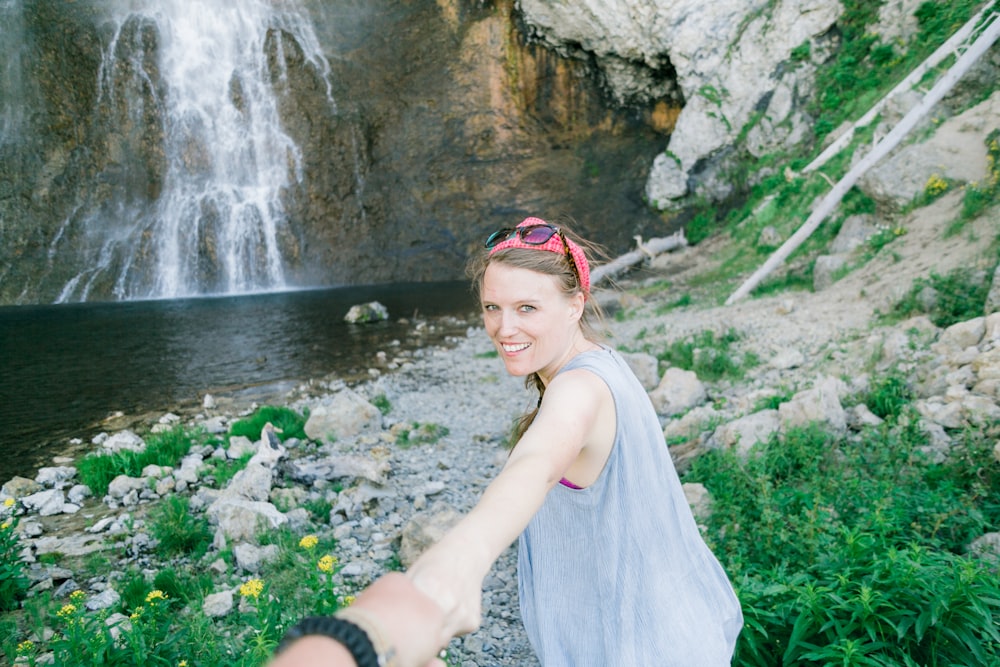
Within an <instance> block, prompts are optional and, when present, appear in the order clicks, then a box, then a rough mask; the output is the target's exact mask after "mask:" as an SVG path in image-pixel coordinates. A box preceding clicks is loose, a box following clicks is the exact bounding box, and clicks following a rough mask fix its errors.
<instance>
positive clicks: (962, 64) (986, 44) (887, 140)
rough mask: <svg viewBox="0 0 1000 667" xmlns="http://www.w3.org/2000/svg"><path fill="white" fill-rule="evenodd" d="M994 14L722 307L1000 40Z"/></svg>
mask: <svg viewBox="0 0 1000 667" xmlns="http://www.w3.org/2000/svg"><path fill="white" fill-rule="evenodd" d="M998 16H1000V15H998V14H992V15H991V16H990V17H989V19H987V22H986V27H985V29H984V30H983V32H982V33H981V34H980V36H979V37H978V38H977V39H976V41H975V43H973V44H972V46H970V47H969V49H968V50H967V51H966V52H965V53H963V54H962V55H961V57H959V58H958V60H956V61H955V64H954V65H952V66H951V68H950V69H949V70H948V71H947V72H945V74H944V76H942V77H941V80H940V81H938V82H937V83H936V84H935V85H934V87H933V88H931V90H930V91H929V92H928V93H927V94H926V95H924V97H923V98H922V99H921V100H920V102H919V103H918V104H917V105H916V106H914V107H913V108H912V109H910V111H909V112H908V113H907V114H906V115H905V116H903V118H902V120H900V121H899V123H897V124H896V126H895V127H893V128H892V130H890V131H889V134H887V135H885V137H884V138H883V139H882V140H881V141H880V142H878V143H877V144H875V146H874V147H873V148H872V150H871V151H870V152H869V153H868V154H867V155H865V156H864V157H863V158H861V160H860V161H859V162H858V163H857V164H856V165H855V166H854V167H852V168H851V170H850V171H848V172H847V175H846V176H844V177H843V178H842V179H840V181H838V182H837V184H836V185H835V186H834V187H833V190H831V191H830V192H829V193H828V194H827V195H826V197H824V198H823V200H822V201H821V202H820V204H819V206H817V207H816V209H815V210H814V211H813V212H812V214H811V215H810V216H809V217H808V218H807V219H806V221H805V222H804V223H803V224H802V226H801V227H799V228H798V229H797V230H796V231H795V233H794V234H792V235H791V236H790V237H789V238H788V240H787V241H785V242H784V243H783V244H782V245H781V247H780V248H778V249H777V250H776V251H775V252H774V254H772V255H771V256H770V257H768V258H767V261H766V262H764V264H763V265H762V266H761V267H760V268H759V269H757V271H755V272H754V274H753V275H752V276H750V277H749V278H748V279H747V280H746V281H745V282H744V283H743V284H742V285H740V286H739V288H738V289H737V290H736V291H735V292H733V293H732V295H730V297H729V298H728V299H726V305H727V306H728V305H731V304H733V303H736V302H737V301H739V300H740V299H742V298H744V297H745V296H746V295H748V294H749V293H750V292H751V290H753V288H755V287H756V286H757V285H759V284H760V282H761V281H762V280H763V279H764V278H766V277H767V276H768V274H770V273H771V271H773V270H774V269H776V268H777V267H778V266H780V265H781V264H782V263H783V262H784V261H785V259H787V258H788V256H789V255H790V254H792V252H793V251H794V250H795V249H796V248H798V247H799V246H800V245H801V244H802V243H803V242H804V241H805V240H806V239H807V238H809V236H810V235H811V234H812V233H813V232H814V231H816V228H817V227H819V225H820V223H821V222H823V220H824V219H825V218H826V216H828V215H829V214H830V213H831V212H832V211H833V210H834V209H835V208H836V207H837V205H838V204H839V203H840V200H841V199H843V197H844V195H846V194H847V192H848V190H850V189H851V188H852V187H853V186H854V184H855V183H857V182H858V180H859V179H860V178H861V176H863V175H864V173H865V172H866V171H868V170H869V169H870V168H871V167H872V166H873V165H874V164H875V163H876V162H878V161H879V160H881V159H882V158H883V157H885V156H886V155H888V154H889V152H890V151H891V150H892V149H893V148H895V147H896V146H897V145H898V144H899V143H900V141H902V139H903V137H905V136H906V135H907V134H909V132H910V131H911V130H912V129H913V128H914V127H915V126H916V125H917V123H918V122H919V121H920V119H921V118H923V117H924V116H925V115H927V113H928V112H929V111H930V110H931V109H932V108H933V107H934V105H935V104H937V103H938V102H940V101H941V98H943V97H944V96H945V95H946V94H947V93H948V91H949V90H951V89H952V87H953V86H954V85H955V84H956V83H957V82H958V80H959V79H960V78H962V75H964V74H965V73H966V72H967V71H968V70H969V68H971V67H972V65H974V64H975V63H976V61H977V60H979V58H980V57H981V56H982V55H983V54H984V53H986V52H987V51H988V50H989V48H990V47H991V46H993V43H994V42H995V41H996V40H997V38H998V37H1000V20H996V19H997V17H998Z"/></svg>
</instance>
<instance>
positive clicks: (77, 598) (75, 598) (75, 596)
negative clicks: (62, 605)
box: [69, 590, 87, 602]
mask: <svg viewBox="0 0 1000 667" xmlns="http://www.w3.org/2000/svg"><path fill="white" fill-rule="evenodd" d="M85 597H87V594H86V593H84V592H83V591H81V590H75V591H73V592H72V593H70V594H69V600H70V602H83V598H85Z"/></svg>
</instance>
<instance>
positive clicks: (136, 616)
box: [129, 607, 142, 621]
mask: <svg viewBox="0 0 1000 667" xmlns="http://www.w3.org/2000/svg"><path fill="white" fill-rule="evenodd" d="M140 616H142V607H136V608H135V609H133V610H132V613H131V614H130V615H129V619H130V620H133V621H138V620H139V617H140Z"/></svg>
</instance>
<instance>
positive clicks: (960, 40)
mask: <svg viewBox="0 0 1000 667" xmlns="http://www.w3.org/2000/svg"><path fill="white" fill-rule="evenodd" d="M990 9H991V6H990V5H987V6H985V7H983V8H982V9H980V10H979V11H978V12H977V13H976V15H975V16H973V17H972V18H971V19H969V20H968V21H967V22H966V23H965V25H963V26H962V27H961V28H959V29H958V30H957V31H956V32H955V34H954V35H952V36H951V37H949V38H948V40H947V41H946V42H945V43H944V44H942V45H941V46H939V47H938V48H937V49H936V50H935V51H934V53H932V54H931V55H929V56H928V57H927V59H926V60H924V62H922V63H920V64H919V65H918V66H917V67H916V68H915V69H914V70H913V71H912V72H910V73H909V74H908V75H907V77H906V78H905V79H903V80H902V81H900V82H899V84H898V85H897V86H896V87H895V88H893V89H892V90H890V91H889V92H888V93H886V94H885V96H883V97H882V99H880V100H879V101H878V102H876V103H875V104H874V105H872V108H871V109H869V110H868V113H866V114H865V115H864V116H862V117H861V118H859V119H858V120H857V121H855V122H854V124H853V125H851V126H850V127H849V128H847V130H845V131H844V133H843V134H841V135H840V136H839V137H837V139H836V140H835V141H834V142H833V143H832V144H830V145H829V146H827V148H826V150H824V151H823V152H822V153H820V154H819V156H818V157H817V158H816V159H815V160H813V161H812V162H810V163H809V164H808V165H806V166H805V168H803V169H802V172H803V173H808V172H811V171H815V170H816V169H819V168H820V167H822V166H823V165H824V164H826V162H827V160H829V159H830V158H831V157H833V156H834V155H836V154H837V153H839V152H840V151H841V150H843V149H844V148H846V147H847V146H848V145H849V144H850V143H851V139H852V138H853V137H854V132H855V131H856V130H857V129H858V128H861V127H868V126H869V125H871V123H872V121H873V120H875V117H876V116H878V114H879V113H881V112H882V109H884V108H885V106H886V104H888V102H889V100H891V99H892V98H893V97H896V96H897V95H900V94H901V93H904V92H906V91H908V90H911V89H912V88H913V87H914V86H915V85H917V84H918V83H920V80H921V79H922V78H923V77H924V75H925V74H927V72H929V71H931V70H932V69H934V68H935V67H937V66H938V65H940V64H941V63H942V62H943V61H944V59H945V58H947V57H948V56H950V55H952V54H956V53H958V52H959V51H960V50H961V49H962V47H964V46H965V43H966V40H968V39H969V37H970V36H972V34H973V33H974V32H975V31H976V28H977V27H978V26H979V24H980V21H982V18H983V16H985V15H986V12H987V11H988V10H990ZM821 173H822V172H821Z"/></svg>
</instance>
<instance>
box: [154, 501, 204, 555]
mask: <svg viewBox="0 0 1000 667" xmlns="http://www.w3.org/2000/svg"><path fill="white" fill-rule="evenodd" d="M149 527H150V532H151V533H152V535H153V537H155V538H156V539H157V540H159V541H160V546H159V548H160V549H161V550H162V551H163V553H165V554H167V555H170V556H180V555H190V556H193V557H195V558H200V557H201V556H203V555H204V554H205V552H207V551H208V548H209V546H211V544H212V530H211V528H210V527H209V525H208V520H207V519H206V518H205V517H204V516H203V515H201V514H195V513H193V512H192V511H191V508H190V499H189V498H188V497H187V496H168V497H166V498H164V499H163V500H162V501H160V503H158V504H157V505H156V507H155V508H154V509H153V510H152V511H151V512H150V514H149Z"/></svg>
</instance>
